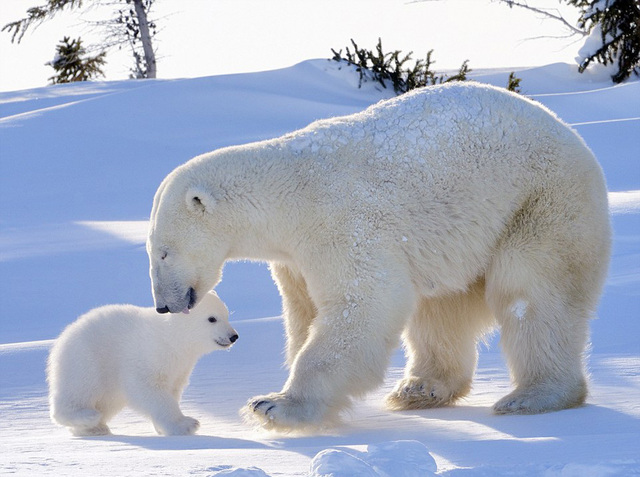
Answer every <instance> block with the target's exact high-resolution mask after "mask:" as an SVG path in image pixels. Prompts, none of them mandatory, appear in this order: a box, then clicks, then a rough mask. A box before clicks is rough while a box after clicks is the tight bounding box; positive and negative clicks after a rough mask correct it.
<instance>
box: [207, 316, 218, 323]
mask: <svg viewBox="0 0 640 477" xmlns="http://www.w3.org/2000/svg"><path fill="white" fill-rule="evenodd" d="M216 321H218V319H217V318H216V317H215V316H210V317H209V323H215V322H216Z"/></svg>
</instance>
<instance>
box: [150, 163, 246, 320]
mask: <svg viewBox="0 0 640 477" xmlns="http://www.w3.org/2000/svg"><path fill="white" fill-rule="evenodd" d="M187 164H189V163H187ZM214 190H215V189H214ZM225 205H226V204H225V201H224V200H221V199H219V198H217V197H215V195H214V193H213V192H212V190H211V187H205V186H204V185H203V184H202V178H201V177H200V178H199V177H197V176H196V177H194V174H193V171H191V170H189V169H188V168H185V166H182V167H179V168H178V169H176V170H175V171H174V172H172V173H171V174H170V175H169V176H168V177H167V178H166V179H165V180H164V182H163V183H162V184H161V185H160V187H159V188H158V191H157V192H156V195H155V198H154V202H153V209H152V211H151V218H150V228H149V236H148V239H147V253H148V254H149V264H150V269H149V273H150V276H151V283H152V290H153V298H154V301H155V306H156V310H157V311H158V312H159V313H167V312H171V313H180V312H183V311H184V312H187V311H188V310H189V309H191V308H193V307H194V306H195V305H196V303H198V302H199V300H200V299H201V298H203V297H204V296H205V295H206V294H207V292H208V291H209V290H211V289H212V288H214V287H215V285H216V284H217V283H218V282H219V281H220V278H221V276H222V266H223V265H224V261H225V260H226V258H227V255H228V252H229V249H230V248H231V244H232V242H233V235H234V234H233V233H231V232H230V231H229V223H230V220H229V218H228V217H227V216H226V213H225V210H226V207H225Z"/></svg>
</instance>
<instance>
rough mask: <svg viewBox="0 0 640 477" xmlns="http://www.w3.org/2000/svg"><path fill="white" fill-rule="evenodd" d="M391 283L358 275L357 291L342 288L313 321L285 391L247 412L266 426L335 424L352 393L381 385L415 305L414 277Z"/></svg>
mask: <svg viewBox="0 0 640 477" xmlns="http://www.w3.org/2000/svg"><path fill="white" fill-rule="evenodd" d="M390 282H391V283H384V284H380V283H375V282H373V280H372V281H370V282H367V281H366V280H363V279H357V278H354V279H353V280H351V281H350V282H349V283H351V284H356V285H357V286H358V289H357V290H349V288H348V286H344V288H343V287H338V288H339V289H338V290H337V291H338V292H340V294H339V295H334V296H336V299H335V300H333V301H329V302H328V306H325V307H323V308H321V309H320V310H319V314H318V317H317V318H316V319H315V320H314V321H313V323H312V324H311V327H310V329H309V337H308V339H307V341H306V342H305V344H304V346H303V347H302V349H301V350H300V352H299V353H298V355H297V356H296V358H295V360H294V362H293V364H292V367H291V373H290V375H289V379H288V380H287V382H286V384H285V386H284V388H283V389H282V391H281V392H279V393H272V394H268V395H265V396H257V397H254V398H252V399H250V400H249V402H248V403H247V406H246V407H245V409H244V412H243V414H244V415H245V417H247V418H249V420H252V421H254V422H257V423H258V424H259V425H261V426H263V427H265V428H267V429H274V430H281V431H292V430H307V429H309V428H317V427H320V426H323V425H327V424H332V423H333V420H334V419H336V418H337V417H338V414H339V412H340V411H341V410H343V409H344V408H345V407H346V406H347V405H348V404H349V402H350V400H351V398H352V397H354V396H360V395H362V394H364V393H365V392H367V391H370V390H371V389H373V388H375V387H376V386H378V385H379V384H380V383H381V382H382V380H383V378H384V372H385V369H386V366H387V364H388V361H389V357H390V354H391V352H392V350H393V349H394V348H395V347H396V346H397V345H398V342H399V337H400V333H401V331H402V329H403V327H404V324H405V323H406V320H407V317H408V316H409V315H410V314H411V312H412V309H413V306H414V304H415V299H414V295H413V290H412V287H411V286H410V282H409V280H405V279H402V278H399V277H395V278H394V279H393V280H390ZM333 283H339V282H338V281H334V282H333ZM352 288H353V285H352ZM345 289H346V290H347V293H345V292H344V290H345ZM345 295H347V296H348V297H349V298H350V299H347V300H345Z"/></svg>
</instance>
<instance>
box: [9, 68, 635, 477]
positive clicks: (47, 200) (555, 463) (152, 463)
mask: <svg viewBox="0 0 640 477" xmlns="http://www.w3.org/2000/svg"><path fill="white" fill-rule="evenodd" d="M509 71H510V70H505V71H500V70H491V71H477V72H475V76H476V78H477V79H478V80H480V81H485V82H489V83H493V84H499V85H504V84H506V78H507V76H508V72H509ZM518 75H519V76H520V77H522V78H523V82H522V85H523V91H524V93H526V94H527V95H529V96H532V97H534V98H535V99H537V100H539V101H541V102H542V103H544V104H546V105H547V106H549V107H550V108H551V109H553V110H555V111H556V112H557V113H558V115H559V116H560V117H562V118H563V119H565V120H566V121H567V122H569V123H572V124H573V125H574V126H575V128H576V129H577V130H578V131H579V132H580V134H582V135H583V137H584V138H585V140H586V141H587V143H588V144H589V146H590V147H591V148H592V149H593V150H594V152H595V153H596V155H597V156H598V158H599V159H600V161H601V163H602V165H603V168H604V170H605V174H606V175H607V181H608V185H609V189H610V190H611V191H612V192H611V194H610V199H611V211H612V214H613V223H614V229H615V238H614V256H613V261H612V266H611V272H610V277H609V280H608V282H607V286H606V290H605V296H604V298H603V301H602V304H601V306H600V310H599V319H598V320H595V321H594V322H593V324H592V331H593V333H592V334H593V346H592V355H591V358H590V369H591V372H592V387H591V395H590V397H589V400H588V405H587V406H585V407H583V408H579V409H573V410H568V411H563V412H558V413H552V414H548V415H542V416H519V417H518V416H516V417H498V416H494V415H492V414H491V412H490V406H491V404H492V403H493V402H494V401H496V400H497V399H498V398H499V397H500V396H502V395H504V394H505V393H506V392H507V390H508V388H509V386H510V384H509V377H508V373H507V371H506V368H505V366H504V363H503V360H502V358H501V356H500V354H499V347H498V344H497V341H498V338H497V337H495V338H494V339H492V340H491V341H490V343H489V344H488V345H487V346H483V349H482V351H481V358H480V365H479V369H478V372H477V376H476V379H475V381H474V389H473V392H472V394H471V395H470V396H469V397H468V398H467V399H466V400H465V401H464V402H463V403H461V404H460V405H459V406H456V407H452V408H446V409H439V410H434V411H416V412H402V413H390V412H388V411H386V410H385V409H384V408H383V407H382V397H383V396H384V394H385V393H386V392H388V391H389V390H390V388H391V387H392V385H393V383H394V381H395V380H396V379H397V378H398V377H399V376H400V375H401V373H402V366H403V357H402V353H401V352H400V351H398V353H397V354H396V355H395V356H394V359H393V363H392V367H391V368H390V369H389V375H388V378H387V380H386V381H385V384H384V386H383V387H382V388H381V389H379V390H377V391H376V392H374V393H372V394H371V395H370V396H368V397H367V398H366V399H365V400H363V401H362V402H358V403H356V405H355V406H354V408H353V410H352V412H351V413H350V414H347V415H346V416H345V423H344V424H343V425H342V426H341V427H339V428H337V429H332V430H329V431H327V433H326V434H324V435H315V436H306V437H300V436H297V437H296V436H290V435H289V436H282V435H273V434H267V433H262V432H258V431H255V430H253V429H250V428H248V427H247V426H246V425H245V424H244V423H242V421H241V420H240V418H239V417H238V414H237V411H238V409H239V408H240V407H241V406H242V405H243V404H244V402H245V401H246V400H247V399H248V398H250V397H251V396H253V395H255V394H260V393H264V392H268V391H275V390H278V389H279V388H280V386H281V385H282V384H283V382H284V380H285V379H286V374H287V373H286V371H285V370H284V369H283V368H282V361H283V355H282V351H283V342H284V341H283V337H282V335H283V329H282V323H281V320H280V319H279V318H278V315H279V314H280V302H279V297H278V296H277V291H276V289H275V286H274V285H273V283H272V282H271V279H270V277H269V274H268V272H267V270H266V267H265V266H264V265H260V264H252V263H234V264H229V265H227V267H226V269H225V277H224V279H223V281H222V283H221V284H220V285H219V286H218V291H219V294H220V295H221V297H222V298H223V299H224V300H225V301H226V302H227V304H228V305H229V308H230V309H231V310H232V312H233V315H232V317H231V319H232V321H233V324H234V327H235V328H236V329H237V330H238V332H239V334H240V339H239V341H238V343H237V344H236V346H234V348H233V349H232V350H231V351H230V352H228V353H214V354H212V355H210V356H207V357H205V358H204V359H203V360H202V361H201V362H200V363H199V364H198V366H197V368H196V371H195V373H194V375H193V378H192V384H191V386H190V387H189V388H188V389H187V391H186V393H185V396H184V408H185V410H186V412H187V413H188V414H189V415H192V416H194V417H197V418H199V419H200V421H201V423H202V428H201V430H200V432H199V435H197V436H193V437H183V438H166V437H157V436H155V435H154V433H153V431H152V429H151V427H150V424H149V423H148V422H147V421H145V420H144V419H142V418H141V417H140V416H138V415H136V414H134V413H131V412H125V413H123V414H122V415H120V416H119V417H118V418H117V419H116V420H115V422H114V423H113V426H112V430H113V432H114V433H115V435H114V436H112V437H107V438H93V439H76V438H72V437H71V436H70V434H69V433H68V432H67V431H66V430H64V429H61V428H57V427H56V426H54V425H53V424H52V423H51V422H50V421H49V419H48V404H47V398H46V382H45V377H44V362H45V359H46V355H47V352H48V349H49V346H50V343H51V341H50V340H51V339H52V338H54V337H55V336H57V334H58V333H59V332H60V331H61V330H62V329H63V327H64V326H65V325H66V324H68V323H69V322H71V321H73V320H74V319H75V317H76V316H78V315H79V314H80V313H82V312H84V311H86V310H87V309H89V308H92V307H95V306H98V305H102V304H106V303H119V302H129V303H134V304H138V305H145V306H148V305H151V295H150V289H149V278H148V274H147V266H148V265H147V257H146V253H145V251H144V240H145V235H146V227H147V222H146V219H147V218H148V214H149V211H150V208H151V200H152V197H153V194H154V192H155V189H156V187H157V186H158V184H159V183H160V181H161V180H162V178H163V177H164V176H165V175H166V174H167V173H168V172H169V171H171V170H172V169H173V168H174V167H175V166H177V165H178V164H180V163H182V162H184V161H186V160H187V159H189V158H190V157H192V156H193V155H196V154H198V153H201V152H205V151H208V150H211V149H213V148H216V147H220V146H225V145H229V144H238V143H243V142H248V141H253V140H258V139H264V138H268V137H273V136H277V135H280V134H282V133H284V132H287V131H291V130H293V129H296V128H299V127H302V126H305V125H306V124H308V123H309V122H311V121H313V120H314V119H318V118H322V117H328V116H333V115H340V114H347V113H351V112H355V111H358V110H361V109H363V108H365V107H366V106H368V105H369V104H371V103H373V102H375V101H378V100H379V99H381V98H384V97H388V96H389V95H390V92H389V91H382V92H381V91H377V90H376V89H375V88H374V87H373V85H371V84H367V85H364V87H363V88H362V89H358V88H357V75H356V74H355V73H353V72H350V71H349V70H348V69H345V68H343V69H338V67H337V64H335V63H331V62H327V61H325V60H315V61H309V62H304V63H301V64H298V65H296V66H294V67H291V68H287V69H283V70H275V71H269V72H263V73H256V74H243V75H229V76H217V77H209V78H198V79H189V80H166V81H136V82H129V81H125V82H112V83H86V84H77V85H66V86H56V87H48V88H41V89H35V90H28V91H18V92H11V93H0V160H1V165H0V168H1V170H0V283H1V284H2V286H1V287H0V310H1V311H0V416H2V419H1V420H0V448H1V449H0V473H2V474H8V473H11V472H14V473H18V474H20V475H29V474H34V473H38V474H50V475H87V474H92V475H151V474H154V475H186V474H194V475H214V474H216V473H217V474H218V475H236V476H244V475H247V476H249V475H253V476H258V475H264V473H266V474H268V475H272V476H276V475H307V474H308V473H309V472H310V469H314V471H315V472H316V473H318V474H319V473H322V472H327V471H328V470H327V469H329V471H330V472H333V474H334V475H392V476H403V475H407V476H408V475H425V473H426V472H431V471H432V470H433V467H432V464H433V462H432V461H431V459H434V460H435V464H436V466H437V472H438V473H439V474H441V475H473V476H478V475H505V474H508V475H548V476H555V475H558V476H560V475H562V476H565V475H602V476H604V475H620V476H623V475H640V452H639V451H638V444H637V442H638V439H639V438H640V407H639V403H640V168H639V167H638V164H637V162H638V152H637V151H638V150H640V82H629V83H626V84H623V85H619V86H612V85H611V84H610V83H609V81H608V79H607V78H606V77H597V76H592V77H582V76H579V75H578V74H577V73H576V72H575V69H574V68H573V67H569V66H568V65H564V64H554V65H548V66H546V67H541V68H533V69H527V70H521V71H519V72H518ZM271 317H273V318H271ZM416 441H417V442H416ZM385 442H387V444H384V443H385ZM367 446H370V447H369V448H367ZM326 449H335V450H334V451H326ZM321 451H325V452H322V453H321V454H318V453H319V452H321ZM250 467H254V469H250ZM257 468H259V469H262V470H257ZM243 469H244V470H243ZM330 469H334V470H330ZM341 472H342V473H341ZM418 472H422V473H418Z"/></svg>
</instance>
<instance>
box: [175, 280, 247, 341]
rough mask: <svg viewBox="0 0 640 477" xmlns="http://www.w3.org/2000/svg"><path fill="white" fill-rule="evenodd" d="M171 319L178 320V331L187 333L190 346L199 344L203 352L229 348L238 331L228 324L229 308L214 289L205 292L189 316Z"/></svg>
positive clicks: (236, 337)
mask: <svg viewBox="0 0 640 477" xmlns="http://www.w3.org/2000/svg"><path fill="white" fill-rule="evenodd" d="M171 319H172V320H178V321H179V322H180V330H181V331H180V332H181V333H189V336H190V338H189V342H190V343H191V344H192V346H194V347H196V346H198V345H199V346H200V347H201V349H202V351H203V352H205V353H208V352H210V351H214V350H217V349H225V348H229V347H230V346H231V345H232V344H233V343H235V342H236V340H237V339H238V333H237V332H236V330H234V329H233V328H232V327H231V325H230V324H229V310H227V307H226V305H225V304H224V303H223V302H222V300H221V299H220V298H219V297H218V295H217V294H216V292H214V291H210V292H208V293H206V294H205V295H204V297H202V299H201V300H200V302H199V303H198V305H197V306H195V307H194V308H193V310H192V311H191V313H189V316H175V317H171Z"/></svg>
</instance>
